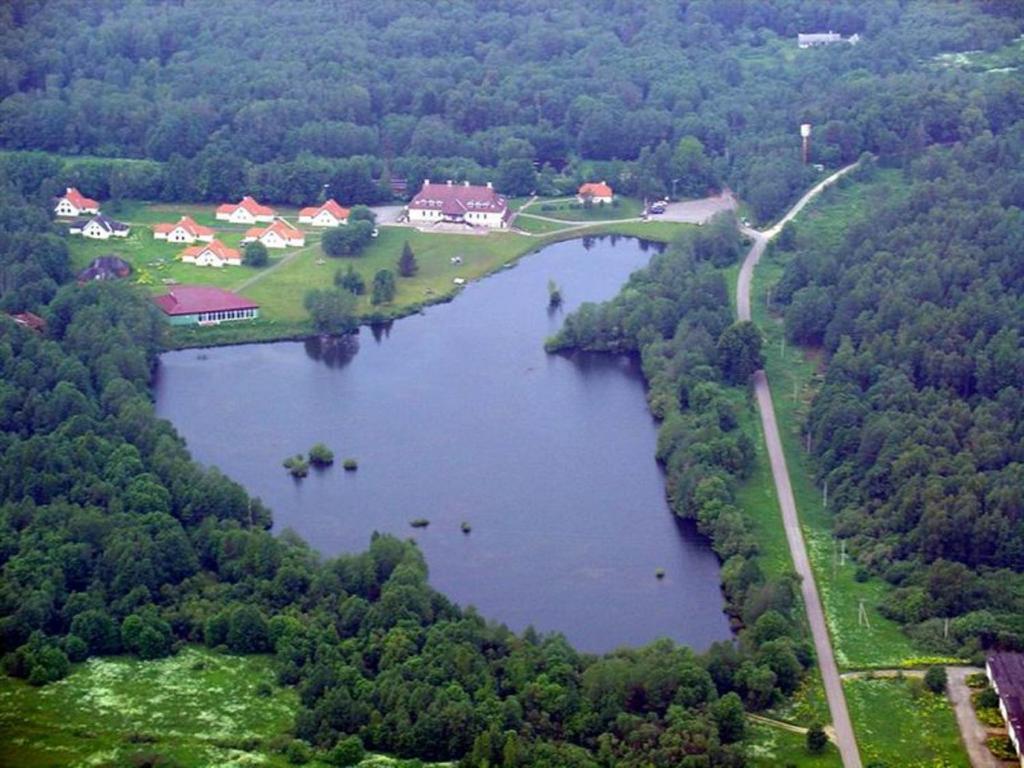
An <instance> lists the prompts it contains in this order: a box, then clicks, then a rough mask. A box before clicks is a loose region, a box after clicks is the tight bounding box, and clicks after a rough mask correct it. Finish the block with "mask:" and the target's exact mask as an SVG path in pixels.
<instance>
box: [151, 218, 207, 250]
mask: <svg viewBox="0 0 1024 768" xmlns="http://www.w3.org/2000/svg"><path fill="white" fill-rule="evenodd" d="M214 234H215V233H214V231H213V230H212V229H210V227H204V226H203V225H202V224H197V223H196V222H195V220H194V219H193V218H192V217H191V216H182V217H181V218H180V219H179V220H178V222H177V223H176V224H154V225H153V239H154V240H166V241H167V242H168V243H186V244H187V245H192V243H194V242H196V241H199V242H203V243H210V242H213V236H214Z"/></svg>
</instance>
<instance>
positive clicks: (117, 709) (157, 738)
mask: <svg viewBox="0 0 1024 768" xmlns="http://www.w3.org/2000/svg"><path fill="white" fill-rule="evenodd" d="M258 688H263V689H264V691H269V695H263V696H261V695H259V694H258V693H257V689H258ZM297 707H298V698H297V696H296V693H295V691H294V690H292V689H284V688H280V687H278V686H277V685H276V684H275V682H274V672H273V670H272V668H271V661H270V658H269V657H254V656H248V657H237V656H222V655H219V654H216V653H213V652H212V651H208V650H206V649H202V648H198V647H190V648H186V649H185V650H183V651H181V652H180V653H179V654H178V655H176V656H174V657H172V658H169V659H163V660H160V661H147V662H142V661H137V660H133V659H125V658H111V659H92V660H90V661H88V662H86V663H84V664H81V665H77V666H76V669H75V670H74V671H73V672H72V674H71V675H70V676H69V677H67V678H65V679H64V680H61V681H60V682H57V683H53V684H51V685H47V686H44V687H42V688H34V687H32V686H30V685H28V684H26V683H24V682H22V681H19V680H14V679H11V678H7V677H3V678H0V730H2V732H3V734H4V735H3V738H0V764H2V765H10V766H21V767H22V768H36V766H39V767H42V766H56V765H61V766H85V765H131V764H132V763H133V760H134V761H135V762H136V764H142V763H141V762H138V761H139V760H140V759H142V758H143V756H154V755H160V756H163V757H165V758H167V759H169V760H170V761H172V762H170V763H169V764H170V765H246V764H248V765H251V764H262V765H269V766H283V765H287V763H286V761H285V760H284V759H283V757H281V756H280V755H277V754H274V753H273V752H272V750H271V749H270V748H269V744H270V742H271V740H273V739H274V738H275V737H279V736H281V735H282V734H286V733H287V731H288V730H289V729H290V728H291V727H292V722H293V719H294V716H295V712H296V709H297Z"/></svg>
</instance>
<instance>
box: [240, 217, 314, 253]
mask: <svg viewBox="0 0 1024 768" xmlns="http://www.w3.org/2000/svg"><path fill="white" fill-rule="evenodd" d="M257 240H258V241H259V242H261V243H263V244H264V245H265V246H267V248H287V247H288V246H296V247H302V246H303V245H305V244H306V236H305V235H304V234H302V231H301V230H298V229H296V228H295V227H293V226H292V225H291V224H289V223H288V222H287V221H285V220H284V219H277V220H276V221H275V222H274V223H273V224H271V225H270V226H269V227H253V228H252V229H250V230H248V231H247V232H246V233H245V237H243V238H242V243H243V244H245V243H252V242H256V241H257Z"/></svg>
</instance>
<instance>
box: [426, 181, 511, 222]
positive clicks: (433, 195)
mask: <svg viewBox="0 0 1024 768" xmlns="http://www.w3.org/2000/svg"><path fill="white" fill-rule="evenodd" d="M409 208H414V209H419V210H437V209H440V210H441V211H442V212H443V213H450V214H461V213H468V212H470V211H474V212H476V211H479V212H482V213H504V212H505V211H507V209H508V203H507V202H506V200H505V198H504V197H502V196H501V195H499V194H498V193H497V192H495V191H494V190H493V189H491V188H490V187H480V186H476V185H472V184H432V183H430V182H429V181H426V182H424V183H423V188H422V189H420V191H419V192H417V193H416V196H415V197H414V198H413V199H412V202H411V203H409Z"/></svg>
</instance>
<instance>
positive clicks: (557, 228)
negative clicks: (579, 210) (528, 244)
mask: <svg viewBox="0 0 1024 768" xmlns="http://www.w3.org/2000/svg"><path fill="white" fill-rule="evenodd" d="M530 210H533V209H532V208H531V209H530ZM512 226H514V227H515V228H516V229H521V230H523V232H529V233H530V234H531V235H546V234H549V233H551V232H561V231H562V230H564V229H566V228H567V227H569V226H572V225H570V224H568V223H567V224H557V223H555V222H553V221H545V220H544V219H538V218H535V217H533V216H531V215H530V214H529V213H521V214H519V215H518V216H516V220H515V221H514V222H513V223H512Z"/></svg>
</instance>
